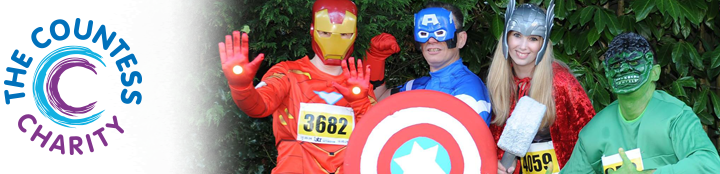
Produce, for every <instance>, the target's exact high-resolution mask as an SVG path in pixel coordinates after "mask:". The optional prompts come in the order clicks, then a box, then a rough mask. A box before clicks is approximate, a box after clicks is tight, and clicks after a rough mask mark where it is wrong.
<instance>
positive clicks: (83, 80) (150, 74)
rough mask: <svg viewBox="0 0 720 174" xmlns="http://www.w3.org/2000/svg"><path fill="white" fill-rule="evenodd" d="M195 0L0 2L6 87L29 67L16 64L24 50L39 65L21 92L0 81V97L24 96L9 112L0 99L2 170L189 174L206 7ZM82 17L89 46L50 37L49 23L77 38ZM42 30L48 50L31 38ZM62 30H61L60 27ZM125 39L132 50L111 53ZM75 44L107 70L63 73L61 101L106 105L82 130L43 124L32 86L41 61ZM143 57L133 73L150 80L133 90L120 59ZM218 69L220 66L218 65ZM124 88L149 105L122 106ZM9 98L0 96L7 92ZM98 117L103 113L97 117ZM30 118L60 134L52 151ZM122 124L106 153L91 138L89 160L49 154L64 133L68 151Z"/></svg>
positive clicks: (0, 69)
mask: <svg viewBox="0 0 720 174" xmlns="http://www.w3.org/2000/svg"><path fill="white" fill-rule="evenodd" d="M197 1H199V0H196V1H193V2H191V1H182V2H180V1H172V0H154V1H112V2H109V1H102V2H100V1H40V2H38V1H3V2H1V3H0V81H5V80H10V79H12V73H9V72H7V71H6V70H5V69H6V68H7V67H14V68H21V69H25V68H23V67H21V66H20V65H18V64H16V63H15V62H13V61H12V60H11V59H10V57H11V56H12V53H13V51H14V50H16V49H17V50H19V51H20V53H24V54H25V56H26V57H32V58H33V62H32V64H31V65H30V67H29V68H27V69H26V70H27V71H28V73H27V74H25V75H20V76H19V77H18V81H19V82H23V83H25V87H24V88H17V87H12V86H7V85H4V84H3V83H0V92H4V91H5V90H9V91H10V93H17V92H24V93H25V97H24V98H19V99H13V100H11V102H10V104H9V105H7V104H5V102H4V99H5V97H4V96H3V95H0V98H1V99H2V100H0V101H2V102H0V173H101V172H102V173H187V172H189V171H191V170H188V168H189V167H188V166H191V165H192V164H191V162H190V161H189V160H187V158H186V157H187V156H191V155H193V153H195V152H192V150H190V149H191V148H189V147H187V146H190V144H191V142H188V141H189V138H188V137H189V134H190V133H191V132H189V131H190V130H191V129H188V127H187V126H189V125H190V123H189V122H190V121H189V120H191V119H190V117H192V115H190V114H189V113H193V112H189V111H191V110H193V109H196V108H195V107H197V106H195V105H193V103H192V99H193V98H194V97H197V96H192V95H193V94H191V93H189V91H190V90H189V89H187V86H191V85H188V84H192V83H193V82H195V81H196V80H197V79H188V77H190V76H188V74H190V73H193V71H195V70H196V69H195V68H196V67H194V65H193V64H192V60H194V59H197V57H193V55H197V54H196V51H197V50H199V49H198V48H196V47H198V46H197V45H194V43H195V41H194V39H197V37H194V36H196V35H195V33H197V32H200V31H202V29H201V28H197V27H196V26H198V25H195V24H194V22H197V18H198V17H197V16H193V15H195V14H196V13H197V11H198V7H200V6H203V5H205V4H204V3H205V2H197ZM76 18H80V20H81V21H80V23H81V25H80V33H81V34H82V33H85V32H86V29H87V22H88V21H89V20H92V21H93V29H92V32H93V34H92V35H91V38H90V39H88V40H79V39H77V38H76V37H75V36H74V34H70V36H69V37H68V38H67V39H66V40H63V41H56V40H53V39H52V37H51V36H50V28H49V27H50V24H51V23H52V22H53V21H54V20H56V19H64V20H65V21H67V22H68V24H69V26H70V30H71V31H70V32H73V31H74V29H73V28H74V25H75V19H76ZM100 25H105V27H106V29H107V31H108V33H107V34H108V35H109V34H110V33H111V32H113V31H114V32H116V34H117V35H116V37H115V40H114V41H113V43H112V44H111V45H110V47H109V48H108V50H103V48H102V43H101V41H98V42H97V43H93V42H92V41H91V40H92V37H94V36H95V34H96V33H95V32H96V31H97V29H98V28H99V27H100ZM37 27H43V31H42V32H40V33H39V34H38V39H39V40H40V41H41V42H44V41H45V40H46V39H51V40H52V43H51V44H50V46H49V47H47V48H43V49H40V48H37V47H35V46H34V45H33V43H32V41H31V39H30V38H31V33H32V31H33V30H34V29H35V28H37ZM58 33H63V29H61V28H58ZM120 38H122V39H123V40H125V42H127V44H128V45H129V46H130V50H129V51H125V50H123V51H121V52H120V53H119V54H118V55H116V56H115V57H110V56H109V54H110V52H111V51H112V50H113V49H115V48H116V47H117V46H118V45H119V42H118V40H119V39H120ZM67 45H80V46H85V47H88V48H90V49H92V50H93V51H95V52H97V53H99V54H100V55H101V56H103V60H104V61H105V63H106V65H107V67H101V65H100V64H99V63H98V62H96V61H94V60H92V59H90V62H91V63H93V64H94V65H96V66H98V67H97V70H98V75H95V74H92V72H90V71H88V70H86V69H82V68H73V69H70V70H68V71H66V72H65V73H64V74H63V76H61V81H60V84H59V89H60V93H61V94H62V95H61V96H62V98H63V99H64V100H65V101H66V102H67V103H69V104H70V105H72V106H76V107H77V106H83V105H86V104H88V103H90V102H93V101H98V103H97V107H96V108H98V109H104V110H105V113H104V114H103V116H102V117H100V119H99V120H97V121H95V122H94V123H91V124H89V125H85V126H79V127H77V128H75V129H71V128H64V127H60V126H58V125H57V124H55V123H53V122H51V121H50V120H49V119H47V118H45V117H44V116H43V115H42V114H40V112H39V111H38V109H37V107H36V106H35V104H34V99H33V93H32V87H31V84H32V82H33V79H32V78H33V75H34V73H35V70H36V69H37V66H38V64H39V62H40V60H42V58H43V57H44V56H45V55H47V54H48V53H49V52H51V51H52V50H55V49H57V48H60V47H62V46H67ZM131 53H132V54H135V57H136V58H137V61H138V64H137V65H132V66H131V67H130V68H125V72H127V73H128V74H129V72H131V71H139V72H140V73H141V74H142V83H141V84H137V83H136V84H134V85H133V86H131V87H125V86H123V85H122V84H121V81H120V74H121V72H119V71H118V69H117V67H116V65H115V61H116V60H118V59H120V58H122V57H124V56H126V55H128V54H131ZM218 63H219V62H218ZM122 89H128V90H129V91H140V92H141V94H142V103H141V104H139V105H136V104H135V103H134V101H133V103H131V104H124V103H122V102H121V101H120V92H121V91H122ZM0 94H2V93H0ZM95 112H97V109H96V110H93V111H91V113H95ZM25 114H32V115H34V116H35V118H36V119H37V121H38V125H43V128H42V131H41V133H43V134H47V132H48V131H53V135H52V137H51V139H50V140H49V141H48V143H47V145H46V146H45V147H44V148H41V147H40V143H41V142H42V139H40V138H37V139H35V141H30V137H31V136H32V133H33V132H34V131H35V128H36V127H37V125H33V124H32V123H31V121H29V120H27V121H26V122H25V123H24V124H23V125H24V127H25V128H26V129H27V132H26V133H22V132H21V131H20V130H19V128H18V126H17V124H18V120H19V118H20V117H21V116H22V115H25ZM113 115H116V116H117V117H118V122H119V124H120V126H121V127H122V128H123V129H124V130H125V133H124V134H120V133H119V132H117V131H116V130H115V129H108V128H105V131H104V132H103V134H104V135H105V138H106V140H107V141H108V146H107V147H104V146H102V142H101V141H100V140H99V138H97V137H95V136H93V142H92V143H93V146H94V148H95V151H94V152H89V150H88V149H87V144H86V143H87V142H85V139H84V138H83V146H82V147H81V149H82V150H83V152H84V154H83V155H78V154H75V155H70V152H69V149H66V152H65V154H64V155H62V154H60V151H58V150H55V151H52V152H50V151H49V147H50V146H51V144H52V142H53V141H54V140H55V137H56V136H57V135H58V134H63V135H64V136H65V141H66V142H65V144H66V148H68V147H67V144H69V142H67V141H68V137H69V136H82V137H84V136H85V134H91V136H92V132H93V131H95V130H97V129H98V128H100V127H103V126H104V125H105V123H112V116H113Z"/></svg>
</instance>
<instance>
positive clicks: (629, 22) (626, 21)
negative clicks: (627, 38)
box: [618, 15, 635, 32]
mask: <svg viewBox="0 0 720 174" xmlns="http://www.w3.org/2000/svg"><path fill="white" fill-rule="evenodd" d="M618 21H619V22H620V29H621V30H622V31H624V32H634V31H635V27H633V26H634V25H633V23H635V21H633V17H632V15H623V16H619V17H618Z"/></svg>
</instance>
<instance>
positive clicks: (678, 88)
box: [670, 81, 687, 97]
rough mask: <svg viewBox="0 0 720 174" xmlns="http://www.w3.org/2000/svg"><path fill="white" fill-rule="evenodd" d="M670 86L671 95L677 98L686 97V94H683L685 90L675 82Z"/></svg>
mask: <svg viewBox="0 0 720 174" xmlns="http://www.w3.org/2000/svg"><path fill="white" fill-rule="evenodd" d="M670 85H671V87H670V90H671V91H672V94H673V95H675V96H677V97H685V96H687V94H685V89H683V87H682V86H681V85H680V84H678V82H677V81H675V82H673V83H672V84H670Z"/></svg>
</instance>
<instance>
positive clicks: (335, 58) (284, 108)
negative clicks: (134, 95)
mask: <svg viewBox="0 0 720 174" xmlns="http://www.w3.org/2000/svg"><path fill="white" fill-rule="evenodd" d="M312 14H313V23H312V24H311V26H310V35H311V37H312V48H313V51H314V52H315V56H314V57H313V58H312V59H310V58H308V57H307V56H305V57H303V58H301V59H299V60H295V61H285V62H280V63H278V64H277V65H274V66H273V67H272V68H270V70H268V71H267V72H266V73H265V75H264V76H263V77H262V79H261V80H262V81H261V82H260V83H259V84H257V86H254V87H253V78H254V77H255V74H256V72H257V70H258V68H259V66H260V63H261V62H262V60H263V59H264V55H263V54H259V55H258V56H257V57H256V58H255V59H254V60H252V61H250V60H249V59H248V37H247V34H246V33H242V36H241V33H240V32H239V31H234V32H233V35H232V36H230V35H227V36H225V42H224V43H223V42H221V43H219V45H218V46H219V51H220V58H221V61H222V69H223V72H224V74H225V77H226V78H227V80H228V85H229V86H230V91H231V94H232V97H233V100H234V101H235V104H236V105H237V106H238V107H239V108H240V109H241V110H242V111H243V112H245V113H246V114H248V115H249V116H250V117H255V118H262V117H266V116H268V115H270V114H272V116H273V133H274V135H275V145H276V147H277V150H278V157H277V166H276V167H275V168H274V169H273V170H272V173H343V170H342V168H341V167H342V166H343V162H344V159H345V151H344V150H345V148H346V147H347V140H348V139H349V137H350V135H351V134H352V130H353V129H352V128H353V127H354V126H355V124H357V122H358V121H359V120H360V119H361V117H362V115H363V114H364V113H365V112H366V111H367V110H368V108H370V106H371V105H372V104H374V103H375V99H374V98H375V97H374V94H373V91H372V90H369V89H372V86H371V84H370V82H369V79H370V67H369V66H363V64H362V61H361V60H358V61H357V68H356V66H355V59H354V58H352V57H350V54H351V53H352V52H353V43H354V42H355V38H357V27H356V24H357V22H356V21H357V15H358V14H357V7H356V6H355V4H354V3H353V2H351V1H349V0H317V1H315V3H314V4H313V9H312ZM241 41H242V44H241ZM397 51H399V49H398V46H397V43H396V41H395V38H394V37H392V36H389V34H382V35H379V36H376V37H375V38H373V39H372V43H371V48H370V50H369V51H368V54H367V56H368V58H369V59H370V58H372V59H384V58H386V57H387V56H390V55H391V54H393V53H396V52H397ZM373 56H384V57H381V58H379V57H373ZM348 58H349V60H348ZM348 61H349V63H346V62H348ZM348 70H349V71H348Z"/></svg>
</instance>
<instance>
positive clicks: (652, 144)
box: [560, 33, 720, 173]
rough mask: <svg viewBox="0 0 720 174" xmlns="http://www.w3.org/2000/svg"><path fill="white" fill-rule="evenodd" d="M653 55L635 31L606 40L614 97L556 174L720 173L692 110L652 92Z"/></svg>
mask: <svg viewBox="0 0 720 174" xmlns="http://www.w3.org/2000/svg"><path fill="white" fill-rule="evenodd" d="M654 56H655V52H654V51H653V50H652V48H651V47H650V44H649V43H648V42H647V40H645V38H643V37H642V36H640V35H638V34H635V33H623V34H620V35H618V36H616V37H615V38H614V39H613V40H612V42H610V45H609V48H608V51H607V52H606V53H605V61H604V66H605V76H606V77H607V79H608V82H609V84H610V86H611V87H612V92H613V93H615V94H617V97H618V100H616V101H614V102H613V103H611V104H610V105H608V106H607V107H605V108H604V109H603V110H601V111H600V112H598V113H597V115H595V117H594V118H593V119H592V120H591V121H590V122H589V123H588V124H587V125H586V126H585V127H584V128H583V129H582V130H581V131H580V135H579V138H578V141H577V143H576V144H575V149H574V150H573V153H572V155H571V157H570V160H569V161H568V162H567V163H566V164H565V167H564V168H563V169H562V170H561V171H560V173H720V157H718V153H717V151H716V149H715V147H714V146H713V144H712V143H711V142H710V139H709V138H708V136H707V134H706V133H705V131H703V128H702V125H700V121H699V119H698V118H697V116H696V115H695V113H694V112H693V110H692V108H690V107H689V106H687V105H686V104H685V103H683V102H682V101H680V100H678V99H677V98H675V97H673V96H671V95H669V94H668V93H666V92H665V91H661V90H655V85H656V84H655V82H656V81H657V80H658V79H659V78H660V66H659V65H657V62H656V61H655V58H654Z"/></svg>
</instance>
